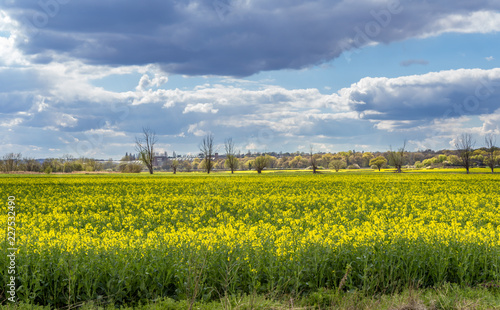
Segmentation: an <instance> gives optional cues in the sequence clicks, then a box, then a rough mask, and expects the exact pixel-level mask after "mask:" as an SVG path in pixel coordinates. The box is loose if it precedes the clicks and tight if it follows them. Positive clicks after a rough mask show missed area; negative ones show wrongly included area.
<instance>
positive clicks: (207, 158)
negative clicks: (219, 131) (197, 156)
mask: <svg viewBox="0 0 500 310" xmlns="http://www.w3.org/2000/svg"><path fill="white" fill-rule="evenodd" d="M200 151H201V152H202V153H203V157H204V158H203V162H204V163H203V165H202V168H203V169H204V170H205V171H206V172H207V174H210V171H212V169H213V168H214V163H213V158H212V157H213V156H214V153H215V150H214V135H213V134H207V135H206V136H205V137H203V140H202V141H201V144H200Z"/></svg>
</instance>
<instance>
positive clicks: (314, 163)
mask: <svg viewBox="0 0 500 310" xmlns="http://www.w3.org/2000/svg"><path fill="white" fill-rule="evenodd" d="M319 159H320V155H319V154H314V152H313V146H312V145H310V146H309V160H310V162H311V168H312V170H313V173H314V174H315V173H316V170H318V166H319Z"/></svg>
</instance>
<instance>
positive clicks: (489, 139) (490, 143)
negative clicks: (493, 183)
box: [484, 134, 497, 173]
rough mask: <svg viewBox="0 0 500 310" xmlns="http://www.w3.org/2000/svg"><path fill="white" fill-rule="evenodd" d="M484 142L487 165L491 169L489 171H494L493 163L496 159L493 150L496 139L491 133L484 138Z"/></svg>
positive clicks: (495, 148)
mask: <svg viewBox="0 0 500 310" xmlns="http://www.w3.org/2000/svg"><path fill="white" fill-rule="evenodd" d="M484 141H485V142H486V151H487V152H488V167H490V169H491V173H495V165H496V163H497V159H496V157H495V151H496V150H497V147H496V145H495V144H496V142H497V139H496V137H495V136H494V135H493V134H489V135H487V136H486V137H485V138H484Z"/></svg>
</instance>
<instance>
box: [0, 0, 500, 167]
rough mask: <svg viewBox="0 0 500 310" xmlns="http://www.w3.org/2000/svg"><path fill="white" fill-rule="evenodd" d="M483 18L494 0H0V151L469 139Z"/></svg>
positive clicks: (479, 80)
mask: <svg viewBox="0 0 500 310" xmlns="http://www.w3.org/2000/svg"><path fill="white" fill-rule="evenodd" d="M499 31H500V1H498V0H476V1H470V0H399V1H398V0H394V1H392V0H390V1H386V0H343V1H338V0H308V1H305V0H288V1H282V0H276V1H268V0H267V1H266V0H182V1H181V0H148V1H123V0H106V1H103V0H85V1H76V0H40V1H32V0H0V155H3V154H5V153H7V152H21V153H22V154H23V155H25V156H31V157H36V158H39V157H48V156H51V157H60V156H62V155H63V154H72V155H73V156H75V157H79V156H92V157H96V158H109V157H112V158H116V159H119V158H120V157H121V156H122V155H124V154H125V152H131V151H134V139H135V137H136V136H139V135H140V132H141V130H142V128H143V127H145V126H149V127H151V128H152V129H154V130H155V131H156V133H157V136H158V139H159V143H158V149H159V150H162V151H167V152H169V153H171V152H172V151H176V152H177V153H188V152H193V153H197V151H198V145H199V142H200V141H201V139H202V137H203V136H204V135H205V134H207V133H209V132H211V133H213V134H214V136H215V142H216V143H217V144H222V143H223V141H224V139H226V138H230V137H232V138H233V140H234V141H235V142H236V145H237V148H238V149H239V150H241V152H248V151H249V150H250V151H297V150H299V151H308V150H309V146H310V145H312V146H313V147H314V149H315V150H316V151H334V152H336V151H342V150H349V149H351V150H352V149H354V150H356V151H362V150H365V151H367V150H373V151H375V150H380V151H384V150H387V149H388V148H389V146H393V147H397V146H399V145H401V144H402V143H403V141H404V140H408V147H409V149H411V150H418V149H428V148H431V149H443V148H451V147H452V146H451V145H453V139H454V138H455V137H456V136H458V135H459V134H461V133H462V132H470V133H472V134H474V136H475V137H476V139H477V146H482V145H483V140H484V135H485V134H488V133H493V134H496V135H498V136H499V138H500V66H499V64H500V32H499ZM499 140H500V139H499Z"/></svg>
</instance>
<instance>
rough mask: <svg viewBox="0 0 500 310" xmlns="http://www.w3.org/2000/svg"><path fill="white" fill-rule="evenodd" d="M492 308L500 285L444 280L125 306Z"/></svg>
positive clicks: (97, 307) (102, 309)
mask: <svg viewBox="0 0 500 310" xmlns="http://www.w3.org/2000/svg"><path fill="white" fill-rule="evenodd" d="M75 308H79V309H81V310H112V309H116V307H115V306H114V305H113V300H112V299H106V298H101V299H99V300H95V301H91V302H84V303H78V304H72V305H70V306H69V307H64V308H62V309H68V310H69V309H75ZM189 308H192V309H199V310H219V309H220V310H246V309H248V310H250V309H262V310H265V309H266V310H271V309H274V310H306V309H325V310H326V309H336V310H453V309H457V310H458V309H460V310H473V309H474V310H483V309H484V310H492V309H500V289H499V288H498V286H496V287H495V286H491V285H490V286H477V287H473V288H472V287H460V286H458V285H456V284H450V283H444V284H443V285H441V286H439V287H436V288H425V289H415V288H408V289H405V290H404V291H402V292H400V293H396V294H391V295H384V294H382V295H369V296H367V295H366V294H363V293H362V292H360V291H356V290H353V291H340V292H339V291H338V290H328V289H321V290H319V291H317V292H314V293H311V294H309V295H308V296H302V297H301V296H299V297H297V296H291V295H281V296H273V297H270V296H269V295H256V294H252V295H236V296H227V297H221V298H220V299H219V300H215V301H209V302H199V301H197V302H195V303H193V304H191V302H190V300H181V301H176V300H174V299H171V298H160V299H157V300H154V301H151V302H149V303H147V304H139V305H136V306H134V307H121V308H120V309H122V310H132V309H137V310H158V309H165V310H185V309H189ZM2 309H6V310H11V309H12V310H14V309H16V310H28V309H30V310H45V309H46V310H49V309H50V307H47V306H45V307H44V306H36V305H32V304H26V303H19V304H12V303H9V304H7V305H4V306H3V307H2Z"/></svg>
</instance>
